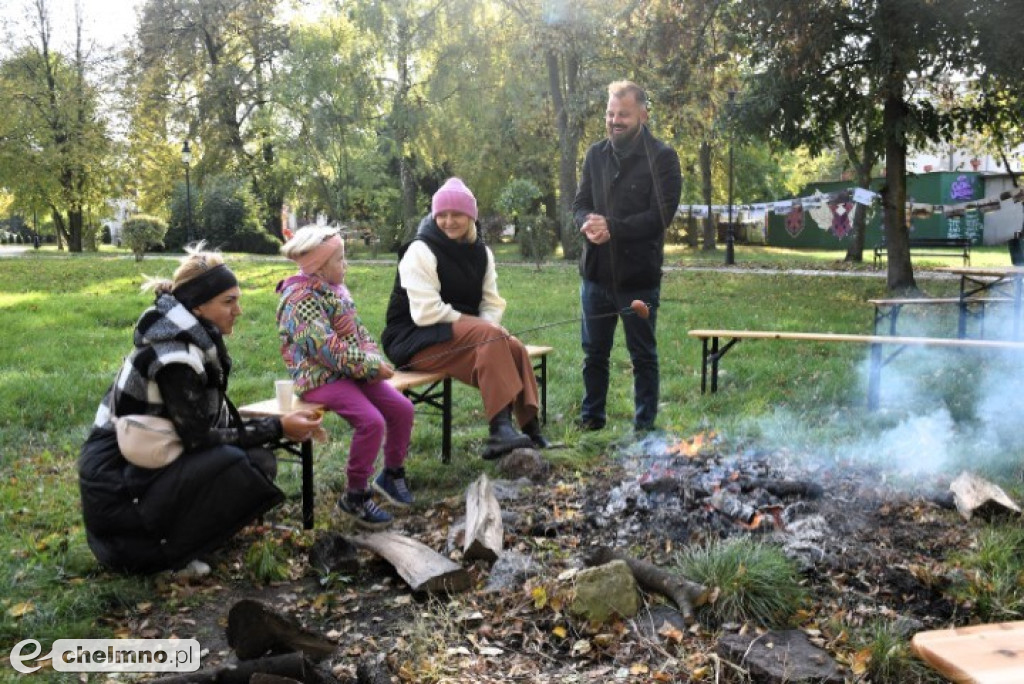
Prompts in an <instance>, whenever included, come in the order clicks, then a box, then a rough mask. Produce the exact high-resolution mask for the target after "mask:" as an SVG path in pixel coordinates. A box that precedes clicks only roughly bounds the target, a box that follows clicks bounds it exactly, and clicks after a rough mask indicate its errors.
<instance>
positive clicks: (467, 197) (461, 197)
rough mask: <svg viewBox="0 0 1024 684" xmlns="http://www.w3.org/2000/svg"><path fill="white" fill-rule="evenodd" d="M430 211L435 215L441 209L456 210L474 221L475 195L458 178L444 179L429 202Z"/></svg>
mask: <svg viewBox="0 0 1024 684" xmlns="http://www.w3.org/2000/svg"><path fill="white" fill-rule="evenodd" d="M430 211H431V212H432V213H433V214H434V216H437V215H438V214H440V213H441V212H442V211H457V212H459V213H462V214H466V215H467V216H469V217H471V218H472V219H473V220H474V221H475V220H476V197H473V193H472V192H470V190H469V188H467V187H466V184H465V183H463V182H462V181H461V180H459V179H458V178H449V179H448V180H446V181H445V183H444V185H442V186H441V187H440V188H439V189H438V191H437V192H435V193H434V199H433V201H432V202H431V203H430Z"/></svg>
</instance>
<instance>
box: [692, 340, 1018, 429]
mask: <svg viewBox="0 0 1024 684" xmlns="http://www.w3.org/2000/svg"><path fill="white" fill-rule="evenodd" d="M687 334H688V335H689V336H690V337H694V338H697V339H699V340H700V341H701V343H702V347H703V352H702V358H701V364H702V365H701V375H700V392H701V394H706V393H707V390H708V376H709V375H710V378H711V382H710V385H711V392H717V391H718V369H719V364H720V362H721V360H722V357H724V356H725V355H726V353H728V351H729V350H730V349H732V348H733V346H735V345H736V343H738V342H739V341H740V340H792V341H804V342H848V343H855V344H866V345H868V347H869V350H870V367H869V371H868V410H871V411H873V410H875V409H876V408H878V394H879V388H880V385H881V381H882V367H883V366H885V365H886V364H887V363H889V362H890V361H892V360H893V359H894V358H896V357H897V356H898V355H899V354H900V353H902V352H903V351H904V350H905V349H906V348H907V347H912V346H916V347H945V348H955V349H1006V350H1017V351H1024V342H1004V341H1000V340H969V339H962V338H957V337H897V336H888V335H847V334H841V333H810V332H789V331H778V330H691V331H689V333H687ZM723 339H725V340H727V341H726V342H724V343H723V342H722V340H723ZM883 347H895V350H894V351H893V352H892V353H891V354H890V355H889V356H887V357H885V356H883V355H882V349H883ZM709 371H710V373H709Z"/></svg>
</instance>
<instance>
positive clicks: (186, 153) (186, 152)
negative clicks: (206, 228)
mask: <svg viewBox="0 0 1024 684" xmlns="http://www.w3.org/2000/svg"><path fill="white" fill-rule="evenodd" d="M181 163H182V164H184V165H185V230H186V234H187V236H188V238H187V240H188V244H192V183H191V179H189V177H188V172H189V165H190V164H191V163H192V149H191V148H190V147H189V145H188V140H186V141H185V143H184V144H183V145H182V146H181Z"/></svg>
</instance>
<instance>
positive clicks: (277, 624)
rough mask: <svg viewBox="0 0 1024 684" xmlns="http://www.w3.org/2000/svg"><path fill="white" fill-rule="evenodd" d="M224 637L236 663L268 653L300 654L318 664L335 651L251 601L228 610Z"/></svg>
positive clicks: (300, 627) (277, 614)
mask: <svg viewBox="0 0 1024 684" xmlns="http://www.w3.org/2000/svg"><path fill="white" fill-rule="evenodd" d="M227 637H228V645H229V646H231V648H233V649H235V655H237V656H238V659H239V660H252V659H254V658H259V657H260V656H263V655H266V654H267V653H281V652H283V651H300V652H302V653H304V654H305V655H307V656H309V657H310V658H312V659H313V660H314V661H317V660H322V659H323V658H326V657H327V656H329V655H330V654H331V653H334V651H335V649H337V648H338V646H337V644H335V643H334V642H332V641H328V640H327V639H326V638H325V637H322V636H320V635H318V634H314V633H313V632H310V631H308V630H306V629H304V628H303V627H302V626H301V625H299V623H298V622H296V621H295V620H293V619H291V618H289V617H287V616H285V615H282V614H280V613H277V612H275V611H273V610H271V609H270V608H268V607H267V606H265V605H264V604H262V603H260V602H259V601H254V600H252V599H242V600H241V601H238V602H237V603H235V604H234V605H233V606H231V610H229V611H228V627H227Z"/></svg>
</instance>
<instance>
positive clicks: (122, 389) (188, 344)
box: [93, 294, 231, 428]
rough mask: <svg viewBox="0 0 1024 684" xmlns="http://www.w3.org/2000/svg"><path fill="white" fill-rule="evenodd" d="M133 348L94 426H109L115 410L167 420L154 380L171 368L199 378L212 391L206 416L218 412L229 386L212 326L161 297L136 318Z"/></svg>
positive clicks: (225, 364)
mask: <svg viewBox="0 0 1024 684" xmlns="http://www.w3.org/2000/svg"><path fill="white" fill-rule="evenodd" d="M134 344H135V348H134V349H133V350H132V352H131V354H129V355H128V357H127V358H126V359H125V360H124V363H123V364H122V366H121V370H120V371H119V372H118V375H117V378H116V379H115V381H114V384H113V385H111V387H110V389H109V390H108V391H107V393H106V395H105V396H104V397H103V401H102V402H101V403H100V406H99V409H98V410H97V411H96V418H95V420H94V421H93V425H94V426H96V427H108V428H109V427H111V419H112V417H113V415H114V408H113V407H114V406H116V415H118V416H126V415H138V414H149V415H156V416H165V417H166V415H167V414H166V412H165V410H164V402H163V398H162V397H161V395H160V387H159V386H158V385H157V383H156V375H157V373H158V372H159V371H160V369H162V368H164V367H165V366H168V365H170V364H172V363H184V364H186V365H188V366H190V367H191V368H192V369H193V370H194V371H195V372H196V373H198V374H199V376H200V377H201V378H202V379H203V381H204V383H205V384H206V386H207V387H209V388H211V392H209V393H208V395H207V396H208V400H207V401H208V407H207V408H208V411H209V412H210V413H211V414H215V413H218V412H219V411H220V410H221V408H222V407H221V406H220V404H221V399H220V397H221V393H222V391H223V390H224V389H226V387H227V374H228V373H229V372H230V368H231V360H230V357H228V355H227V350H226V348H225V347H224V342H223V339H222V337H221V335H220V333H219V332H218V331H217V330H216V329H215V328H214V327H213V326H212V325H209V324H204V323H203V322H202V321H200V320H199V319H198V318H196V317H195V315H193V314H192V312H191V311H189V310H188V309H187V308H185V307H184V306H183V305H182V304H181V303H180V302H179V301H178V300H177V299H175V298H174V297H173V296H171V295H169V294H162V295H159V296H158V297H157V300H156V303H155V304H154V305H153V306H152V307H150V308H148V309H146V310H145V311H144V312H143V313H142V315H141V316H140V317H139V320H138V323H136V325H135V336H134Z"/></svg>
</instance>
